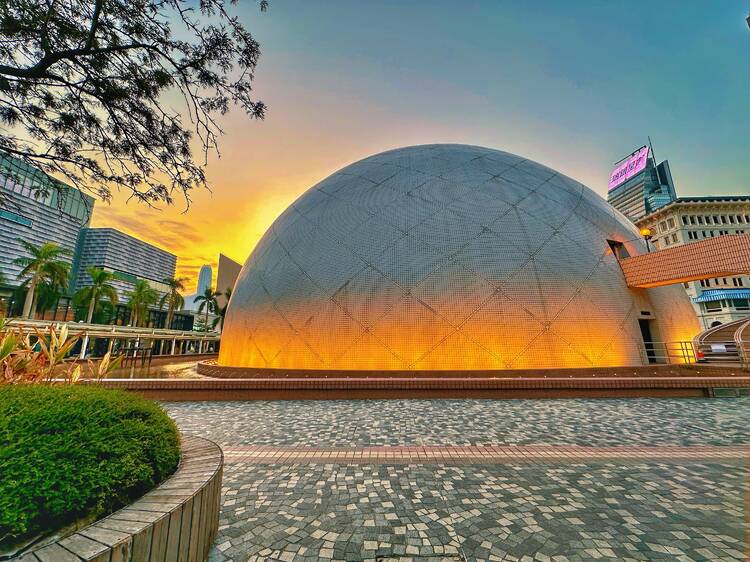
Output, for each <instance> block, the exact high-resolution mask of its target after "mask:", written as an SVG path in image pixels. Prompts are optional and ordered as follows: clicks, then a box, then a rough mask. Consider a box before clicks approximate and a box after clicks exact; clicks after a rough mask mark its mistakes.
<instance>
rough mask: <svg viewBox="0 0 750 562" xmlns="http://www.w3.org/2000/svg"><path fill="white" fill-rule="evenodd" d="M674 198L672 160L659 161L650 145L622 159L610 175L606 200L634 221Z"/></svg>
mask: <svg viewBox="0 0 750 562" xmlns="http://www.w3.org/2000/svg"><path fill="white" fill-rule="evenodd" d="M675 198H676V195H675V188H674V182H673V181H672V173H671V171H670V169H669V162H668V161H666V160H664V161H663V162H661V163H660V164H656V161H655V160H654V156H653V153H652V151H651V149H650V147H649V146H643V147H641V148H639V149H638V150H636V151H635V152H633V153H632V154H630V155H629V156H627V157H626V158H623V159H622V160H620V161H619V162H618V163H617V164H615V167H614V169H613V170H612V173H611V174H610V178H609V192H608V194H607V201H608V202H609V203H610V204H611V205H612V206H613V207H614V208H615V209H617V210H618V211H620V212H621V213H622V214H623V215H625V216H626V217H628V218H629V219H630V220H632V221H637V220H638V219H640V218H642V217H644V216H646V215H648V214H649V213H653V212H654V211H655V210H657V209H658V208H660V207H662V206H664V205H667V204H669V203H670V202H671V201H674V199H675Z"/></svg>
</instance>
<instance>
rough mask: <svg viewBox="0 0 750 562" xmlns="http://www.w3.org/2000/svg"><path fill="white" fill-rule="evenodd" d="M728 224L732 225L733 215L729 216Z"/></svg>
mask: <svg viewBox="0 0 750 562" xmlns="http://www.w3.org/2000/svg"><path fill="white" fill-rule="evenodd" d="M729 224H734V215H729Z"/></svg>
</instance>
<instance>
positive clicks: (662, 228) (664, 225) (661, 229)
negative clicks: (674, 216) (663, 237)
mask: <svg viewBox="0 0 750 562" xmlns="http://www.w3.org/2000/svg"><path fill="white" fill-rule="evenodd" d="M665 230H667V223H665V222H664V221H661V222H660V223H659V232H664V231H665Z"/></svg>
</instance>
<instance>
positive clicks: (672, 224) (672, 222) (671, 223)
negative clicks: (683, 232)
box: [667, 219, 674, 228]
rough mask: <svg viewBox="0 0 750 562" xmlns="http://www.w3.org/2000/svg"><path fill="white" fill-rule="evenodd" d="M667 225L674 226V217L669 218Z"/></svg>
mask: <svg viewBox="0 0 750 562" xmlns="http://www.w3.org/2000/svg"><path fill="white" fill-rule="evenodd" d="M667 226H668V227H669V228H674V219H667Z"/></svg>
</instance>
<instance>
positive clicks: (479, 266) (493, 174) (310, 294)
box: [219, 145, 694, 370]
mask: <svg viewBox="0 0 750 562" xmlns="http://www.w3.org/2000/svg"><path fill="white" fill-rule="evenodd" d="M637 239H638V233H637V230H636V229H635V227H634V226H633V225H632V224H630V223H629V222H628V221H627V219H625V218H624V217H623V216H622V215H620V214H619V213H617V212H616V211H614V210H613V209H612V207H611V206H610V205H609V204H607V203H606V202H605V201H604V200H603V199H602V198H601V197H599V196H598V195H596V194H595V193H593V192H592V191H591V190H589V189H588V188H586V187H585V186H583V185H582V184H580V183H578V182H575V181H573V180H571V179H570V178H568V177H566V176H564V175H561V174H559V173H557V172H555V171H554V170H551V169H549V168H546V167H544V166H542V165H540V164H537V163H535V162H532V161H530V160H526V159H523V158H520V157H518V156H514V155H512V154H508V153H505V152H500V151H497V150H491V149H486V148H480V147H474V146H463V145H426V146H417V147H410V148H403V149H398V150H393V151H389V152H385V153H382V154H378V155H375V156H372V157H370V158H366V159H364V160H361V161H359V162H357V163H355V164H352V165H350V166H348V167H346V168H344V169H342V170H341V171H339V172H337V173H335V174H333V175H331V176H330V177H328V178H326V179H325V180H323V181H322V182H320V183H319V184H317V185H315V186H314V187H313V188H311V189H310V190H308V191H307V192H306V193H305V194H304V195H302V196H301V197H300V198H299V199H298V200H297V201H296V202H295V203H293V204H292V205H291V206H290V207H289V208H288V209H287V210H286V211H285V212H284V213H283V214H282V215H281V216H280V217H279V218H278V219H277V220H276V221H275V222H274V224H273V225H272V227H271V228H270V229H269V230H268V232H267V233H266V234H265V236H264V237H263V239H262V240H261V241H260V243H259V244H258V246H257V247H256V249H255V251H254V252H253V253H252V255H251V256H250V258H249V259H248V261H247V263H246V264H245V266H244V268H243V270H242V273H241V274H240V277H239V279H238V281H237V284H236V286H235V291H234V295H233V297H232V302H231V304H230V307H229V311H228V315H227V319H226V324H225V329H224V335H223V337H222V346H221V352H220V358H219V362H220V363H221V364H223V365H234V366H247V367H277V368H288V369H325V368H328V369H383V370H394V369H424V370H448V369H461V370H463V369H517V368H546V367H590V366H605V365H637V364H642V363H643V361H644V353H643V343H642V338H641V334H640V331H639V327H638V315H639V314H640V311H642V310H649V311H651V312H652V315H653V316H654V317H655V318H657V320H658V321H659V329H660V331H661V336H662V338H663V339H665V340H666V339H667V338H668V337H670V336H671V337H675V336H678V335H682V334H680V333H679V332H680V331H681V330H682V332H683V333H684V332H685V330H686V329H687V330H689V329H691V328H692V323H694V320H691V317H692V314H693V313H692V310H691V309H690V304H689V302H688V301H687V298H686V296H685V294H684V292H683V291H682V289H681V288H680V287H668V288H665V289H660V290H649V291H645V290H640V291H636V290H632V289H629V288H628V287H627V286H626V285H625V281H624V278H623V276H622V273H621V270H620V268H619V265H618V264H617V261H616V259H615V257H614V256H613V254H612V251H611V249H610V246H609V244H608V242H607V241H608V240H618V241H622V242H624V243H625V245H626V247H627V248H628V249H629V251H630V253H631V254H634V253H638V252H640V251H643V248H642V247H641V242H640V241H638V240H637ZM654 296H658V300H659V301H660V302H659V303H656V302H653V301H655V299H654V298H653V297H654ZM691 322H692V323H691Z"/></svg>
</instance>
